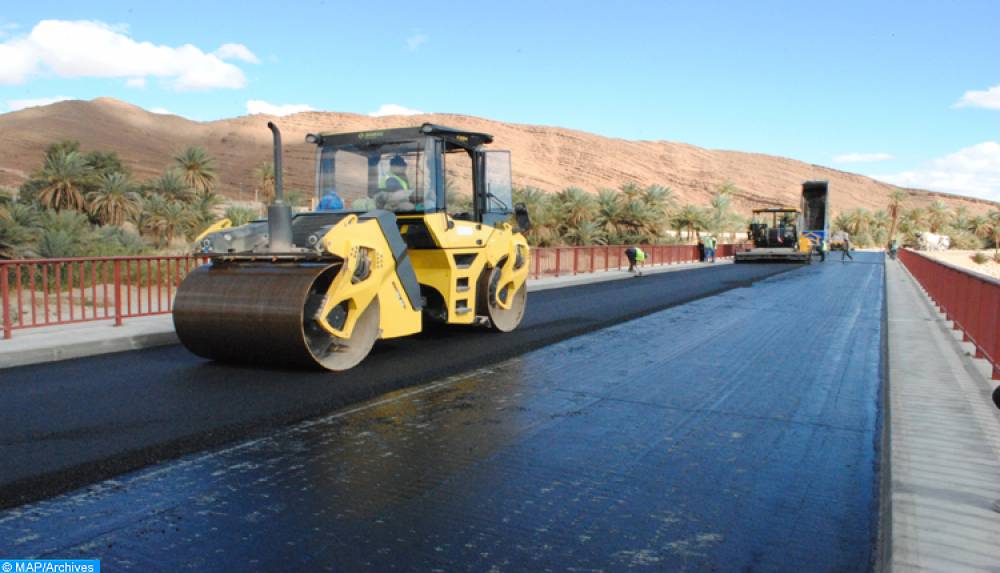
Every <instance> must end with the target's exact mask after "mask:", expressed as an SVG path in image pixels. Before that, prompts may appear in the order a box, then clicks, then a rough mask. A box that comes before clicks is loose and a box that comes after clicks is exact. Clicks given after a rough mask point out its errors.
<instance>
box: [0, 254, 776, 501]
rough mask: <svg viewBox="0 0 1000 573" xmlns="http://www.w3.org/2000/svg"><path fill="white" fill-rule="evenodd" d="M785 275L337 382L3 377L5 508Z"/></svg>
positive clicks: (566, 314) (473, 334)
mask: <svg viewBox="0 0 1000 573" xmlns="http://www.w3.org/2000/svg"><path fill="white" fill-rule="evenodd" d="M788 269H789V267H788V266H780V265H766V266H745V265H739V266H737V265H720V266H718V267H713V268H704V269H696V270H690V271H679V272H672V273H664V274H656V275H649V276H645V277H641V278H635V279H627V280H619V281H612V282H606V283H597V284H590V285H585V286H577V287H569V288H563V289H555V290H547V291H542V292H536V293H532V294H531V295H530V296H529V302H528V311H527V315H526V317H525V320H524V323H523V324H522V326H521V328H519V329H518V330H517V331H515V332H513V333H509V334H503V335H498V334H496V333H491V332H487V331H485V330H484V329H475V328H467V327H448V328H439V329H435V330H433V331H430V332H426V333H424V334H421V335H419V336H416V337H408V338H404V339H396V340H391V341H383V342H379V343H378V344H376V346H375V350H374V352H373V353H372V355H371V356H369V357H368V359H367V360H366V361H365V362H364V363H362V365H361V366H359V367H358V368H355V369H353V370H351V371H349V372H346V373H341V374H330V373H326V372H303V371H287V370H286V371H282V370H261V369H253V368H240V367H233V366H229V365H220V364H215V363H212V362H208V361H205V360H203V359H201V358H199V357H196V356H194V355H192V354H191V353H189V352H188V351H187V350H185V349H184V348H183V347H180V346H172V347H166V348H157V349H150V350H143V351H134V352H126V353H120V354H114V355H106V356H100V357H91V358H84V359H78V360H71V361H65V362H59V363H52V364H44V365H35V366H25V367H21V368H14V369H8V370H2V371H0V404H2V405H3V415H2V416H0V459H2V460H13V462H12V463H10V462H8V463H3V464H0V507H10V506H13V505H18V504H20V503H24V502H25V501H28V500H31V499H41V498H44V497H47V496H49V495H53V494H55V493H58V492H61V491H66V490H68V489H70V488H73V487H78V486H81V485H85V484H87V483H91V482H93V481H96V480H98V479H103V478H106V477H110V476H113V475H117V474H119V473H121V472H123V471H128V470H132V469H136V468H139V467H142V466H144V465H147V464H150V463H155V462H158V461H162V460H164V459H169V458H171V457H176V456H178V455H181V454H184V453H189V452H194V451H199V450H202V449H205V448H208V447H213V446H218V445H220V444H224V443H227V442H230V441H233V440H235V439H241V438H245V437H248V436H252V435H261V434H262V433H265V432H267V431H270V430H273V429H275V428H278V427H281V426H285V425H287V424H289V423H293V422H296V421H301V420H304V419H307V418H312V417H316V416H319V415H322V414H326V413H329V412H331V411H333V410H335V409H337V408H340V407H343V406H345V405H347V404H351V403H355V402H358V401H360V400H365V399H368V398H371V397H373V396H377V395H379V394H383V393H385V392H389V391H392V390H396V389H399V388H403V387H406V386H411V385H414V384H420V383H425V382H429V381H432V380H435V379H437V378H440V377H442V376H447V375H449V374H454V373H457V372H462V371H465V370H469V369H471V368H478V367H481V366H483V365H486V364H491V363H495V362H497V361H499V360H502V359H505V358H509V357H511V356H516V355H518V354H521V353H523V352H526V351H528V350H532V349H535V348H539V347H541V346H544V345H545V344H549V343H552V342H555V341H558V340H562V339H565V338H567V337H570V336H574V335H577V334H581V333H584V332H588V331H591V330H594V329H597V328H602V327H605V326H608V325H611V324H615V323H618V322H621V321H623V320H627V319H629V318H634V317H637V316H641V315H643V314H648V313H650V312H653V311H656V310H660V309H663V308H666V307H669V306H671V305H675V304H679V303H682V302H686V301H689V300H692V299H696V298H699V297H704V296H708V295H712V294H715V293H718V292H721V291H724V290H726V289H730V288H733V287H734V286H739V285H743V284H747V283H748V282H749V281H754V280H757V279H760V278H763V277H767V276H771V275H774V274H775V273H779V272H783V271H786V270H788Z"/></svg>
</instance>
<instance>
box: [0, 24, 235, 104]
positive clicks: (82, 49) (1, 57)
mask: <svg viewBox="0 0 1000 573" xmlns="http://www.w3.org/2000/svg"><path fill="white" fill-rule="evenodd" d="M221 49H222V48H220V50H221ZM247 52H249V50H247ZM251 55H252V54H251ZM46 72H47V73H51V74H53V75H55V76H58V77H61V78H129V79H138V78H146V77H155V78H160V79H162V80H164V81H165V82H166V83H167V85H169V86H170V87H172V88H174V89H177V90H204V89H213V88H242V87H243V86H244V85H246V76H244V75H243V71H242V70H241V69H240V68H238V67H236V66H235V65H233V64H231V63H228V62H224V61H223V60H222V58H220V57H219V56H218V55H216V54H210V53H205V52H203V51H202V50H200V49H199V48H197V47H195V46H193V45H191V44H184V45H182V46H177V47H171V46H165V45H156V44H153V43H151V42H139V41H136V40H133V39H132V38H131V37H129V36H128V33H127V29H126V28H124V27H122V26H110V25H108V24H105V23H103V22H97V21H89V20H75V21H67V20H42V21H41V22H39V23H38V24H37V25H36V26H35V27H34V28H32V30H31V32H30V33H29V34H28V35H27V36H22V37H17V38H12V39H10V40H8V41H6V42H3V43H0V84H22V83H24V82H25V81H27V80H28V79H30V78H31V77H33V76H36V75H39V74H42V73H46Z"/></svg>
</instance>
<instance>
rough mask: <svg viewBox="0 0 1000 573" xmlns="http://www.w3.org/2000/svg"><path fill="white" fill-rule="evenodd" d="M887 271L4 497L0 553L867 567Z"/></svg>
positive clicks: (603, 567)
mask: <svg viewBox="0 0 1000 573" xmlns="http://www.w3.org/2000/svg"><path fill="white" fill-rule="evenodd" d="M699 272H701V271H699ZM714 272H717V271H716V270H713V271H709V272H708V273H706V274H704V275H702V276H703V277H705V276H711V275H712V273H714ZM689 278H690V277H689ZM884 284H885V282H884V273H883V266H882V258H881V255H880V254H875V253H858V254H857V255H856V260H855V261H853V262H851V263H848V264H841V263H840V262H839V261H837V262H831V261H828V262H827V263H825V264H817V265H813V266H812V267H809V268H803V269H798V270H796V271H794V272H790V273H786V274H782V275H780V276H775V277H772V278H770V279H769V280H766V281H761V282H759V283H756V284H754V285H753V286H752V287H750V288H741V289H734V290H730V291H728V292H725V293H722V294H719V295H718V296H713V297H706V298H702V299H700V300H697V301H694V302H692V303H690V304H685V305H682V306H676V307H674V308H670V309H667V310H663V311H661V312H657V313H652V314H649V315H647V316H644V317H642V318H639V319H637V320H634V321H629V322H626V323H622V324H618V325H614V326H611V327H608V328H603V329H600V330H598V331H594V332H591V333H588V334H585V335H582V336H578V337H574V338H572V339H567V340H564V341H562V342H559V343H556V344H552V345H548V346H546V347H544V348H540V349H537V350H534V351H531V352H526V353H523V354H520V355H518V356H517V357H514V358H512V359H509V360H505V361H501V362H498V363H495V364H493V365H490V366H488V367H484V368H479V369H475V370H471V371H466V372H464V373H462V374H459V375H456V376H454V377H449V378H446V379H443V380H440V381H438V382H436V383H434V384H428V385H423V386H420V387H417V388H412V389H409V390H404V391H400V392H394V393H390V394H388V395H385V396H383V397H381V398H380V399H376V400H371V401H367V402H365V403H364V404H360V405H358V406H356V407H351V408H344V409H340V410H338V411H337V412H336V413H334V414H331V415H328V416H321V417H318V418H313V419H310V420H309V421H306V422H303V423H301V424H293V425H290V426H287V427H285V428H281V429H278V430H275V431H271V432H268V433H267V434H266V435H265V436H262V437H260V438H257V439H251V440H242V441H240V442H239V443H237V444H234V445H232V446H228V447H223V448H212V449H209V450H207V451H204V452H199V453H195V454H191V455H188V456H184V457H182V458H180V459H177V460H172V461H169V462H165V463H162V464H157V465H155V466H150V467H148V468H144V469H141V470H138V471H135V472H132V473H130V474H128V475H123V476H119V477H116V478H115V479H113V480H107V481H103V482H101V483H98V484H94V485H93V486H91V487H86V488H82V489H80V490H77V491H74V492H71V493H67V494H65V495H60V496H56V497H53V498H51V499H47V500H42V501H39V502H35V503H30V504H26V505H23V506H21V507H18V508H12V509H8V510H5V511H0V556H9V557H20V558H28V559H35V558H43V557H59V558H90V559H94V558H96V559H100V560H101V565H102V566H103V567H105V568H106V569H107V570H114V571H154V570H155V571H160V570H162V571H235V570H245V571H379V572H382V571H476V572H479V571H532V572H534V571H636V570H646V571H789V572H793V571H794V572H800V571H837V572H848V571H858V572H863V571H870V570H872V568H873V566H874V564H875V563H876V562H877V555H878V543H877V539H878V538H879V537H878V532H879V521H878V517H879V505H878V500H879V498H880V494H879V487H880V483H881V481H882V480H883V479H884V476H885V475H886V470H885V468H884V466H883V465H882V464H883V463H884V460H885V459H886V458H885V452H884V450H883V449H882V448H883V447H884V443H883V442H882V441H881V439H880V438H881V436H882V432H881V425H880V424H881V422H882V420H883V418H882V416H883V415H884V408H883V404H882V399H883V398H882V396H883V393H882V391H883V389H884V385H883V383H882V382H883V377H882V372H883V370H882V368H883V366H884V362H885V356H884V354H883V346H882V344H881V343H880V342H881V341H882V340H883V338H884V335H885V328H884V325H885V323H884V314H883V313H884V310H885V304H884ZM635 286H636V285H635V284H628V285H626V284H621V285H618V287H619V288H622V289H623V292H625V293H626V296H627V295H628V292H629V289H631V288H633V287H635ZM591 292H593V291H591ZM552 294H554V295H557V296H559V297H560V299H561V297H567V298H569V299H574V298H575V295H573V294H572V293H571V292H570V291H564V292H561V293H560V292H556V293H552ZM538 298H543V297H538ZM584 300H590V298H586V299H584ZM567 302H568V303H569V302H571V301H567ZM576 304H577V305H581V304H582V302H581V300H576ZM882 497H883V498H884V497H885V495H884V494H883V495H882ZM883 534H884V530H883Z"/></svg>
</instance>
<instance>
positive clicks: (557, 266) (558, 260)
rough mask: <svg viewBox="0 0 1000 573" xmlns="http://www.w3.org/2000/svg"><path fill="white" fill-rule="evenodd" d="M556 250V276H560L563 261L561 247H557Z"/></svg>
mask: <svg viewBox="0 0 1000 573" xmlns="http://www.w3.org/2000/svg"><path fill="white" fill-rule="evenodd" d="M555 250H556V277H558V276H559V263H560V262H561V261H560V258H561V257H560V256H559V247H555Z"/></svg>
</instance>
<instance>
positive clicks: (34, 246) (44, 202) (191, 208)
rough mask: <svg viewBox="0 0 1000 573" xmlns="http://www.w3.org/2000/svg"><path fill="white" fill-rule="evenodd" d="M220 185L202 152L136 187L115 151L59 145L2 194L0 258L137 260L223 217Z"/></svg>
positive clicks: (182, 156) (193, 151)
mask: <svg viewBox="0 0 1000 573" xmlns="http://www.w3.org/2000/svg"><path fill="white" fill-rule="evenodd" d="M215 183H216V172H215V160H214V159H213V158H212V157H211V156H209V155H208V153H206V152H205V150H204V149H202V148H200V147H189V148H187V149H185V150H183V151H181V152H180V153H179V154H177V156H176V157H174V163H173V164H172V165H170V166H167V167H166V168H165V169H164V171H163V173H162V174H161V175H159V176H158V177H155V178H153V179H151V180H149V181H144V182H136V181H135V180H133V178H132V175H131V173H130V172H129V170H128V168H127V167H125V165H124V164H123V163H122V162H121V160H120V159H119V157H118V155H117V154H116V153H114V152H104V151H93V152H89V153H84V152H83V151H81V150H80V144H79V143H78V142H76V141H61V142H58V143H54V144H52V145H50V146H49V147H48V148H47V149H46V151H45V156H44V157H43V159H42V164H41V166H40V167H39V168H38V169H37V170H36V171H35V172H34V173H32V174H31V177H30V178H29V179H28V180H27V181H26V182H25V183H24V184H23V185H21V187H20V188H19V189H18V190H17V193H14V192H12V190H10V189H3V190H0V257H4V258H10V257H75V256H111V255H136V254H143V253H148V252H150V251H151V250H154V249H165V248H168V247H170V245H171V242H172V241H175V240H181V239H183V240H185V241H189V240H190V239H192V238H193V237H194V236H195V235H197V234H198V233H199V232H200V231H201V230H203V229H205V228H206V227H207V226H208V225H210V224H212V222H214V221H215V220H216V219H218V218H219V210H220V207H221V205H222V197H221V196H219V195H218V194H217V193H216V192H215V191H214V186H215ZM184 248H185V249H186V246H185V247H184Z"/></svg>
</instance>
